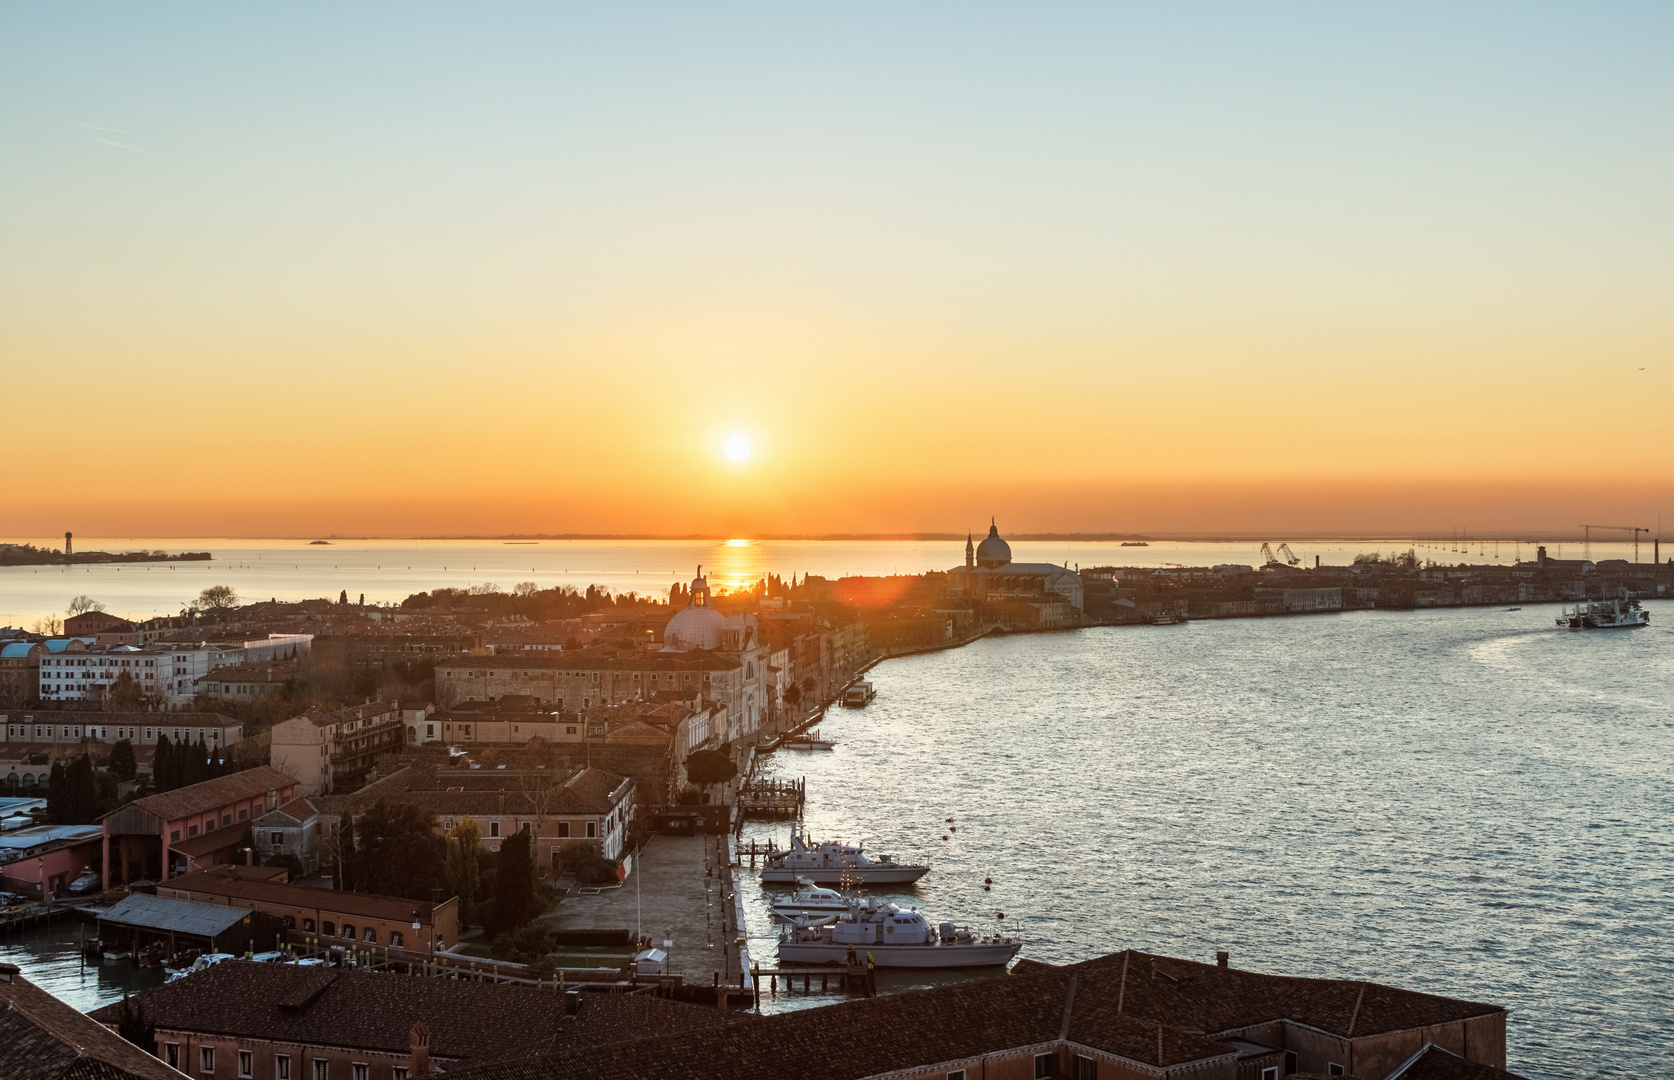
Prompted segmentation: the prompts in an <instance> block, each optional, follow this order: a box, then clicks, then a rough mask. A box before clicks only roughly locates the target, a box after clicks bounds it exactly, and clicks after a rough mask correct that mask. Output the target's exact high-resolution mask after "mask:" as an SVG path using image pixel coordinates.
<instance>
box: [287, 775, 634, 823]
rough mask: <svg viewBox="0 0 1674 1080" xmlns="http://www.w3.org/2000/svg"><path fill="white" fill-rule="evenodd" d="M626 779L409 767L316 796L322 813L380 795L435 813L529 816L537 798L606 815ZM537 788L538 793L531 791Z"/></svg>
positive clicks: (555, 810) (550, 811) (349, 808)
mask: <svg viewBox="0 0 1674 1080" xmlns="http://www.w3.org/2000/svg"><path fill="white" fill-rule="evenodd" d="M624 779H626V778H625V777H621V776H618V775H616V774H615V773H609V772H605V771H604V770H603V769H582V770H580V771H579V772H576V773H574V774H571V775H569V776H568V777H566V776H565V774H564V772H563V771H562V770H540V771H535V770H528V769H522V770H515V769H444V768H438V767H437V766H436V765H434V764H429V763H422V764H414V765H409V766H407V767H406V768H403V769H400V770H398V771H396V772H394V773H391V774H390V775H389V776H386V777H384V778H383V779H381V780H378V781H376V782H375V783H371V784H368V785H366V786H365V787H363V788H361V789H360V790H359V791H357V792H354V793H353V794H351V795H328V796H324V797H321V798H319V799H316V800H315V802H316V804H317V805H318V806H319V807H320V808H321V810H322V811H324V812H326V813H331V814H344V813H349V812H355V811H358V810H359V809H360V808H361V807H363V806H370V805H371V804H372V803H375V802H377V801H378V800H380V799H385V800H388V801H390V802H398V803H405V804H408V805H413V806H422V807H424V808H425V809H428V810H429V811H431V812H432V813H434V814H439V815H451V816H455V817H457V816H459V815H461V814H501V813H504V814H532V813H534V812H535V810H536V809H537V806H536V802H537V800H541V801H544V806H543V807H541V808H540V809H542V812H543V813H545V814H547V815H555V814H608V813H609V812H610V811H611V809H612V807H613V805H614V804H613V803H612V802H611V801H610V795H611V793H612V792H614V791H615V790H616V789H617V788H619V787H620V786H621V785H622V782H623V780H624ZM537 792H538V794H536V793H537Z"/></svg>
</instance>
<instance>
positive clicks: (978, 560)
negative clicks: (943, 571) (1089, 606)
mask: <svg viewBox="0 0 1674 1080" xmlns="http://www.w3.org/2000/svg"><path fill="white" fill-rule="evenodd" d="M971 539H972V538H971V537H966V538H965V565H964V566H956V567H954V568H953V569H952V570H949V571H948V572H947V576H948V580H949V582H951V583H952V584H953V585H954V587H955V588H958V589H961V590H963V591H964V592H965V594H966V595H967V596H972V597H975V598H976V599H978V600H990V599H992V600H1009V599H1028V598H1030V597H1037V596H1047V595H1055V596H1060V597H1062V598H1063V600H1064V602H1066V603H1068V604H1069V605H1070V606H1071V607H1073V608H1075V610H1076V612H1077V613H1079V612H1080V611H1081V610H1082V609H1083V607H1084V606H1085V605H1084V595H1085V594H1084V590H1083V587H1082V584H1081V575H1080V574H1078V573H1076V572H1075V571H1074V570H1071V569H1070V568H1069V567H1067V566H1059V565H1057V564H1056V563H1020V562H1012V561H1011V545H1010V544H1008V543H1006V542H1005V540H1004V539H1002V538H1001V536H1000V529H999V526H998V525H995V524H990V525H989V526H988V535H987V536H986V537H985V538H984V539H983V541H982V543H981V544H977V545H975V546H973V545H972V543H971Z"/></svg>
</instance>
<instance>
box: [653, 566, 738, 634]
mask: <svg viewBox="0 0 1674 1080" xmlns="http://www.w3.org/2000/svg"><path fill="white" fill-rule="evenodd" d="M691 596H692V599H691V601H690V603H688V604H687V606H686V607H685V608H683V609H681V610H680V611H677V612H675V614H674V618H672V619H670V620H669V621H668V625H667V626H665V627H663V651H664V652H685V651H686V650H687V649H715V648H719V647H720V644H721V630H722V628H723V626H724V625H725V623H726V621H727V617H726V616H725V615H722V614H721V613H720V612H719V611H716V610H715V609H714V608H712V607H710V606H709V581H708V579H706V578H705V577H704V576H703V567H701V566H700V567H698V576H697V577H695V578H693V579H692V589H691Z"/></svg>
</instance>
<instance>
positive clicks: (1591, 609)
mask: <svg viewBox="0 0 1674 1080" xmlns="http://www.w3.org/2000/svg"><path fill="white" fill-rule="evenodd" d="M1557 621H1558V625H1559V626H1562V627H1565V628H1566V629H1569V630H1631V629H1633V628H1635V627H1639V626H1646V625H1649V623H1650V621H1651V613H1650V612H1648V611H1646V610H1645V609H1644V608H1642V607H1640V606H1639V601H1637V600H1594V601H1592V602H1590V603H1589V604H1588V605H1587V606H1586V607H1585V608H1583V607H1582V606H1581V605H1580V604H1576V605H1575V609H1574V610H1573V611H1571V610H1567V609H1566V610H1565V611H1564V612H1563V614H1561V615H1559V616H1558V620H1557Z"/></svg>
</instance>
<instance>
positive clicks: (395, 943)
mask: <svg viewBox="0 0 1674 1080" xmlns="http://www.w3.org/2000/svg"><path fill="white" fill-rule="evenodd" d="M405 944H406V939H405V938H403V937H402V936H401V931H399V930H391V931H390V932H389V947H390V948H392V949H399V948H401V947H402V946H403V945H405Z"/></svg>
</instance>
